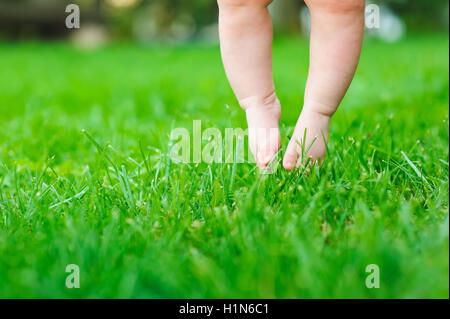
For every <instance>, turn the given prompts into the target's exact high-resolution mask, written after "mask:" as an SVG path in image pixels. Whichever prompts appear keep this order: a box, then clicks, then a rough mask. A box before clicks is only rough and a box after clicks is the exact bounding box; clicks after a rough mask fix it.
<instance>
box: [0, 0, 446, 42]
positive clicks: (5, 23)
mask: <svg viewBox="0 0 450 319" xmlns="http://www.w3.org/2000/svg"><path fill="white" fill-rule="evenodd" d="M371 2H373V3H376V4H378V5H380V7H381V11H382V18H383V19H385V20H383V21H384V22H385V23H382V26H381V28H382V29H383V28H384V31H381V33H382V34H381V35H380V34H378V35H379V36H381V37H383V36H382V35H383V34H385V35H389V34H392V33H395V34H398V36H395V38H394V39H397V38H400V36H402V35H404V34H405V33H406V31H417V30H448V11H449V9H448V8H449V5H448V1H446V0H431V1H423V0H388V1H378V2H377V1H368V2H367V3H371ZM69 3H75V4H78V5H79V6H80V9H81V24H82V26H83V27H82V28H81V30H78V32H72V31H71V30H68V29H66V28H65V24H64V20H65V18H66V15H67V14H66V13H65V6H66V5H67V4H69ZM270 10H271V12H272V15H273V18H274V24H275V27H276V32H278V33H294V34H301V33H302V32H303V33H305V30H306V29H307V27H305V25H306V24H307V23H308V22H307V14H306V12H305V5H304V2H303V1H300V0H278V1H274V2H273V4H272V5H271V6H270ZM217 11H218V9H217V4H216V1H215V0H71V1H70V0H68V1H66V0H0V38H8V39H25V38H35V37H43V38H65V37H71V38H74V39H75V41H78V42H81V43H89V44H99V43H103V42H105V41H107V40H111V39H131V40H137V41H140V42H152V41H158V42H161V41H163V42H186V41H192V40H195V41H217V28H216V21H217ZM378 33H380V32H378Z"/></svg>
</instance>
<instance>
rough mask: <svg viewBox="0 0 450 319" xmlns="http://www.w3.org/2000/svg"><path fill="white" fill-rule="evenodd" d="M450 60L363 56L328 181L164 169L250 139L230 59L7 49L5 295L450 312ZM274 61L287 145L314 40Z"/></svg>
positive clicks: (393, 48)
mask: <svg viewBox="0 0 450 319" xmlns="http://www.w3.org/2000/svg"><path fill="white" fill-rule="evenodd" d="M448 54H449V52H448V37H447V35H442V36H421V37H410V38H408V39H406V40H404V41H402V42H400V43H397V44H383V43H379V42H375V41H370V40H369V41H367V42H366V44H365V48H364V52H363V57H362V61H361V64H360V68H359V70H358V73H357V76H356V79H355V81H354V83H353V85H352V88H351V90H350V92H349V94H348V96H347V97H346V99H345V100H344V103H343V105H342V107H341V108H340V109H339V111H338V113H337V114H336V116H335V118H334V119H333V122H332V129H331V136H330V143H329V155H328V157H327V159H326V162H325V164H324V167H323V168H322V169H315V170H313V171H311V172H309V173H308V174H291V173H288V172H286V171H284V170H282V169H281V168H280V169H279V170H278V171H277V172H276V173H275V174H272V175H261V174H259V172H258V171H257V170H256V169H255V168H254V166H253V165H248V164H214V165H211V166H208V165H206V164H199V165H197V164H190V165H183V164H177V163H173V162H171V161H170V160H169V158H168V157H167V156H166V153H167V151H168V144H169V134H170V131H171V129H172V128H173V127H186V128H188V129H189V130H192V121H193V120H194V119H198V120H202V123H203V124H204V125H205V127H204V128H207V127H218V128H219V129H221V130H224V129H225V128H226V127H243V128H244V127H245V118H244V114H243V112H241V111H240V109H239V108H238V107H237V105H236V101H235V99H234V97H233V94H232V92H231V89H230V88H229V87H228V84H227V82H226V78H225V76H224V74H223V69H222V66H221V63H220V56H219V52H218V48H217V47H203V46H188V47H178V48H168V47H167V48H166V47H154V48H145V47H138V46H131V45H121V46H111V47H108V48H105V49H102V50H98V51H93V52H83V51H79V50H76V49H74V48H71V47H70V46H67V45H64V44H30V43H27V44H18V45H14V44H2V45H0V70H1V74H2V75H1V77H0V123H1V125H0V259H1V262H0V282H1V285H0V296H1V297H44V298H48V297H50V298H56V297H63V298H70V297H83V298H84V297H88V298H89V297H139V298H140V297H150V298H165V297H181V298H182V297H189V298H196V297H198V298H201V297H213V298H216V297H218V298H222V297H252V298H259V297H268V298H275V297H276V298H334V297H338V298H365V297H375V298H431V297H440V298H448V296H449V292H448V291H449V284H448V283H449V267H448V261H449V245H448V244H449V236H448V233H449V224H448V215H449V208H448V196H449V181H448V177H449V153H448V143H449V128H448V89H449V83H448V79H449V74H448ZM274 56H275V61H274V67H275V76H276V85H277V88H278V91H279V92H278V93H279V96H280V99H281V102H282V105H283V115H282V135H283V136H282V139H283V147H286V145H287V141H288V136H289V135H290V134H291V132H292V128H293V126H294V125H295V122H296V120H297V116H298V114H299V111H300V109H301V104H300V101H301V99H302V95H303V86H304V82H305V79H306V74H307V61H308V57H307V43H306V42H305V41H304V40H299V39H292V38H288V39H283V40H281V41H279V42H277V43H276V45H275V52H274ZM227 105H228V107H227ZM67 264H78V265H79V266H80V269H81V288H80V289H67V288H66V287H65V279H66V276H67V274H66V273H65V268H66V265H67ZM369 264H377V265H379V267H380V270H381V288H380V289H367V288H366V286H365V278H366V275H367V274H366V273H365V268H366V266H367V265H369Z"/></svg>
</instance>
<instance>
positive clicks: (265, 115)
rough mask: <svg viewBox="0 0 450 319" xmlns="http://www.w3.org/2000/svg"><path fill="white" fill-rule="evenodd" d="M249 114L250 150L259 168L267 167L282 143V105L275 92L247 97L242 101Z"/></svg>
mask: <svg viewBox="0 0 450 319" xmlns="http://www.w3.org/2000/svg"><path fill="white" fill-rule="evenodd" d="M240 104H241V106H242V108H243V109H244V110H245V113H246V115H247V123H248V129H249V130H248V137H249V144H250V151H251V152H252V154H253V156H254V158H255V160H256V164H257V165H258V167H259V168H265V167H266V166H267V165H268V164H269V163H270V161H271V160H272V159H273V158H274V156H275V155H276V154H277V152H278V150H279V149H280V145H281V137H280V130H279V126H278V125H279V124H278V123H279V121H280V116H281V105H280V102H279V101H278V99H277V97H276V95H275V94H272V95H271V96H269V97H267V98H262V99H261V98H254V97H250V98H246V99H243V100H241V101H240Z"/></svg>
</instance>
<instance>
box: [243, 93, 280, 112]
mask: <svg viewBox="0 0 450 319" xmlns="http://www.w3.org/2000/svg"><path fill="white" fill-rule="evenodd" d="M239 104H240V105H241V107H242V108H243V109H244V110H245V111H248V110H249V109H253V108H260V109H261V108H262V109H267V110H273V109H274V108H281V104H280V101H279V100H278V97H277V95H276V93H275V92H272V93H270V94H268V95H265V96H264V95H262V96H250V97H247V98H244V99H241V100H239Z"/></svg>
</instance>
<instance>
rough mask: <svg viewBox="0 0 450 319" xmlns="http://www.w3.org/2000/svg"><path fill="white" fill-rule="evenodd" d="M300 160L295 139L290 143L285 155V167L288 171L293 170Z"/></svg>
mask: <svg viewBox="0 0 450 319" xmlns="http://www.w3.org/2000/svg"><path fill="white" fill-rule="evenodd" d="M298 158H299V154H298V147H297V143H296V140H295V138H292V140H291V141H290V142H289V144H288V147H287V149H286V153H285V154H284V159H283V167H284V168H285V169H287V170H288V171H290V170H293V169H294V168H295V167H296V164H297V160H298Z"/></svg>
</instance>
